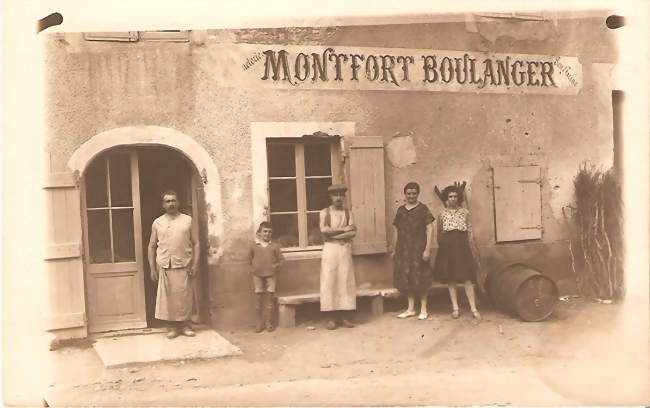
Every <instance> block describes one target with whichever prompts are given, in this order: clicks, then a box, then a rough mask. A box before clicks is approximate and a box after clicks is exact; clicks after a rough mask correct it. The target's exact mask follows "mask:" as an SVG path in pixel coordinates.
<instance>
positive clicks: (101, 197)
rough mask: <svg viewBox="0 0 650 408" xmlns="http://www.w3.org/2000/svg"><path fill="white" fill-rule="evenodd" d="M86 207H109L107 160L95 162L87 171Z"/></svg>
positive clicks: (101, 159) (100, 159)
mask: <svg viewBox="0 0 650 408" xmlns="http://www.w3.org/2000/svg"><path fill="white" fill-rule="evenodd" d="M85 178H86V207H88V208H96V207H108V196H107V195H106V159H105V158H103V157H102V158H99V159H96V160H93V162H92V163H90V166H88V169H87V170H86V176H85Z"/></svg>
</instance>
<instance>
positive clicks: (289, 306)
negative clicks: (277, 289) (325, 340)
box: [278, 283, 462, 327]
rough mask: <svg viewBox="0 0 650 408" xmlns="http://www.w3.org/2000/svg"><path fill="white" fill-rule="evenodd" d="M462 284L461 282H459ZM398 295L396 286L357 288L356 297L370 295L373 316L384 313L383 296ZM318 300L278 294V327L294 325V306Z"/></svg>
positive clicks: (311, 296) (312, 295)
mask: <svg viewBox="0 0 650 408" xmlns="http://www.w3.org/2000/svg"><path fill="white" fill-rule="evenodd" d="M459 285H462V284H459ZM446 287H447V285H446V284H443V283H434V284H433V285H431V288H430V289H437V288H446ZM399 296H400V292H399V290H397V289H396V288H383V289H357V297H371V298H372V299H371V300H370V308H371V310H372V314H373V316H381V315H382V314H384V298H396V297H399ZM319 301H320V293H318V292H316V293H307V294H298V295H284V296H278V325H279V326H280V327H295V326H296V306H298V305H302V304H304V303H313V302H319Z"/></svg>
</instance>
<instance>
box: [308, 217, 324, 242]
mask: <svg viewBox="0 0 650 408" xmlns="http://www.w3.org/2000/svg"><path fill="white" fill-rule="evenodd" d="M319 218H320V216H319V214H318V213H311V214H307V234H308V237H307V238H308V245H322V244H323V236H322V235H321V233H320V225H319Z"/></svg>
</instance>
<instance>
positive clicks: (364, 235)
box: [346, 136, 387, 255]
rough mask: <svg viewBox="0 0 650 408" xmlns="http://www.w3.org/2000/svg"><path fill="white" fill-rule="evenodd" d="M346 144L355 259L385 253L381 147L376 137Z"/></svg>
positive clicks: (382, 158)
mask: <svg viewBox="0 0 650 408" xmlns="http://www.w3.org/2000/svg"><path fill="white" fill-rule="evenodd" d="M346 142H348V143H349V145H348V146H349V166H350V167H349V169H350V180H349V181H350V200H351V204H352V214H353V216H354V220H355V223H356V225H357V235H356V237H355V239H354V241H353V242H354V244H353V246H352V251H353V253H354V254H356V255H361V254H376V253H383V252H386V249H387V245H386V196H385V193H384V192H385V189H384V145H383V141H382V138H381V137H379V136H366V137H351V138H346Z"/></svg>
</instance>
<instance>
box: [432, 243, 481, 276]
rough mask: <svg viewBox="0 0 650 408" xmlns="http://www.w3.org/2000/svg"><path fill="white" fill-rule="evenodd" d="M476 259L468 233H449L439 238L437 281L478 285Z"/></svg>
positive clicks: (435, 269) (435, 270)
mask: <svg viewBox="0 0 650 408" xmlns="http://www.w3.org/2000/svg"><path fill="white" fill-rule="evenodd" d="M475 269H476V268H475V264H474V257H473V256H472V251H471V249H470V248H469V238H468V235H467V231H458V230H452V231H447V232H445V233H443V234H441V236H439V237H438V254H437V255H436V265H435V268H434V275H435V279H436V281H438V282H442V283H452V282H456V283H462V282H465V281H468V280H469V281H472V282H474V283H476V274H475Z"/></svg>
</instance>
